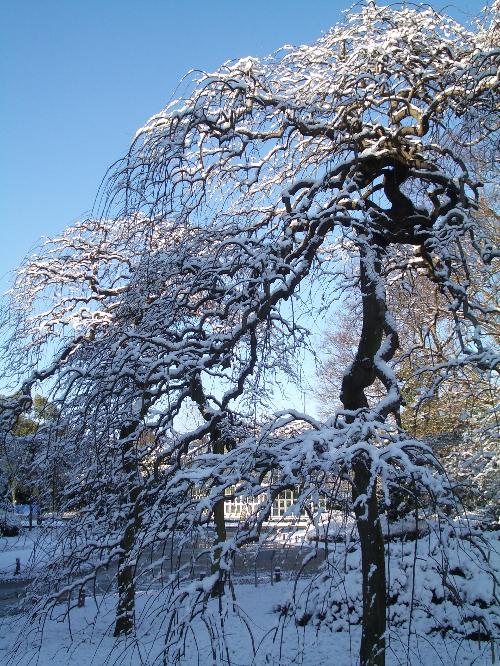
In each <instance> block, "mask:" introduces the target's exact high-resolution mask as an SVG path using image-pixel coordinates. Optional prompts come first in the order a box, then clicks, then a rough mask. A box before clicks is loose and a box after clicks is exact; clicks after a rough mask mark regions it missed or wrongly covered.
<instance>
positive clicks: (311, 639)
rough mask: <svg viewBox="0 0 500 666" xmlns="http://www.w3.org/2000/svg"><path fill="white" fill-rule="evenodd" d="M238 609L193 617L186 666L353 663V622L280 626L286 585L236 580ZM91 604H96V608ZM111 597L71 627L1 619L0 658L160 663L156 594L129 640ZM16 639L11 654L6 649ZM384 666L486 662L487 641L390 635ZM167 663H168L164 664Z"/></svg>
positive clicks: (57, 665)
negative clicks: (347, 626) (340, 626)
mask: <svg viewBox="0 0 500 666" xmlns="http://www.w3.org/2000/svg"><path fill="white" fill-rule="evenodd" d="M235 592H236V600H237V610H238V611H239V613H240V617H238V615H237V613H236V612H234V611H233V610H230V611H229V612H228V615H227V617H226V620H225V623H224V627H223V628H222V627H221V625H220V622H219V617H220V615H219V609H218V604H217V602H216V601H213V602H210V604H211V607H210V608H209V610H208V612H207V616H206V618H205V621H202V620H201V619H196V620H194V621H193V623H192V625H191V630H192V631H190V633H189V634H188V636H187V641H186V650H185V655H184V657H182V659H181V661H180V663H181V664H184V665H185V666H195V665H198V664H202V665H204V666H208V665H212V664H224V663H225V664H233V665H234V666H243V665H248V666H249V665H250V664H254V665H256V666H258V665H260V664H262V665H264V664H273V665H275V666H278V665H280V666H285V665H288V664H302V665H303V666H321V665H322V664H335V666H354V665H355V664H356V663H357V650H358V645H359V636H360V629H359V626H354V627H352V628H351V631H350V632H331V631H328V630H321V631H319V632H317V631H316V629H315V628H314V627H312V626H306V627H297V626H296V625H295V623H294V622H293V621H288V622H285V624H283V622H281V623H280V622H279V616H278V614H277V613H276V612H274V611H273V608H274V607H275V606H276V605H278V604H280V605H282V604H283V602H284V600H285V599H286V598H287V597H288V596H289V595H290V592H291V586H290V584H288V583H286V582H283V583H280V584H277V585H274V586H269V585H268V586H259V587H257V588H255V587H253V586H250V585H236V586H235ZM96 601H97V605H96ZM115 602H116V599H114V598H113V597H112V596H109V597H107V598H106V599H102V598H98V599H97V600H93V599H89V600H87V603H86V606H85V607H84V608H75V609H74V610H73V612H72V615H71V625H70V626H71V632H70V629H69V627H68V625H67V624H66V625H65V624H61V623H58V622H55V621H53V620H49V621H47V622H46V623H45V625H44V626H43V629H42V628H40V627H38V626H34V625H32V624H30V623H29V622H26V624H22V623H21V624H20V623H19V619H18V618H10V619H9V618H7V619H6V620H4V621H3V623H2V624H1V625H0V635H1V637H0V663H5V664H16V665H18V666H21V665H22V666H32V665H33V664H38V665H39V666H48V665H49V664H50V666H69V665H70V664H82V665H87V664H89V665H90V664H95V665H96V666H101V665H104V664H107V665H108V664H109V665H110V666H111V665H115V664H116V665H118V664H120V666H127V665H130V666H138V665H139V664H141V665H142V664H144V665H153V664H162V663H163V661H162V657H161V653H162V650H163V648H164V635H165V625H164V623H163V622H162V618H163V617H164V616H163V615H162V613H161V608H162V605H163V602H164V599H163V598H162V596H161V595H158V594H154V593H148V594H142V595H140V597H139V600H138V608H139V619H140V620H142V621H141V622H140V627H141V628H140V630H139V633H138V635H137V636H135V637H134V638H133V639H128V640H123V639H122V640H117V639H114V638H113V637H112V630H113V619H114V616H113V613H114V604H115ZM209 626H210V628H211V629H212V631H213V632H214V633H215V634H217V633H218V632H222V631H223V632H224V634H225V639H226V644H227V652H226V650H225V648H223V643H222V641H221V639H220V636H219V637H217V638H216V639H215V641H214V645H215V655H214V654H213V652H212V642H211V641H210V638H209V634H208V629H207V628H208V627H209ZM16 640H18V641H19V644H18V648H17V651H16V652H15V653H11V652H10V651H11V650H12V648H13V647H14V646H15V644H16ZM387 661H388V664H394V665H396V664H415V665H416V664H426V665H427V664H428V665H430V664H443V665H448V664H463V665H464V664H477V665H478V666H479V665H480V664H482V665H485V664H491V663H492V652H491V646H490V645H489V644H487V643H484V642H483V643H477V642H476V643H474V642H470V641H457V640H451V639H450V638H449V637H448V638H446V639H443V638H441V637H439V636H434V637H432V638H429V637H428V636H425V637H420V639H418V638H415V637H413V639H412V640H411V642H410V646H409V649H408V645H407V637H406V633H405V632H402V633H401V634H399V635H398V634H397V633H393V634H392V635H391V637H390V640H389V649H388V660H387ZM167 663H170V662H167Z"/></svg>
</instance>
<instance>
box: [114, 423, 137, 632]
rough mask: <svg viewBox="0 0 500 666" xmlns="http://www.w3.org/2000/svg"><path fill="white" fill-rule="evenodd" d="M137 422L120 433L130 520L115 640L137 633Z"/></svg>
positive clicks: (122, 552) (120, 571)
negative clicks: (132, 554) (134, 561)
mask: <svg viewBox="0 0 500 666" xmlns="http://www.w3.org/2000/svg"><path fill="white" fill-rule="evenodd" d="M137 425H138V424H137V422H135V421H134V422H131V423H130V424H128V425H126V426H124V427H123V428H122V430H121V432H120V440H121V441H122V469H123V472H124V475H125V479H126V482H125V483H126V484H127V487H128V489H129V490H128V493H127V498H126V501H127V503H128V505H129V506H130V507H131V510H130V513H129V514H128V516H127V524H126V526H125V530H124V532H123V536H122V539H121V541H120V555H119V558H118V573H117V587H118V605H117V609H116V623H115V630H114V636H123V635H125V634H130V633H131V632H132V631H133V630H134V624H135V623H134V611H135V580H134V569H135V565H134V564H131V563H130V562H129V555H130V552H131V551H132V548H133V546H134V543H135V540H136V535H137V533H138V531H139V529H140V527H141V517H140V507H139V504H138V498H139V493H140V485H139V483H138V473H139V471H138V469H137V460H136V456H135V455H134V447H135V445H136V444H135V442H134V440H133V439H132V438H131V436H132V434H133V433H134V432H135V430H136V428H137Z"/></svg>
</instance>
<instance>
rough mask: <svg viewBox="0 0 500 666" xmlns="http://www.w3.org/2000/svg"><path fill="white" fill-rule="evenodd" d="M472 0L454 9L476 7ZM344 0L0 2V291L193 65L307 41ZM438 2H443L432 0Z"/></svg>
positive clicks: (85, 207) (90, 195)
mask: <svg viewBox="0 0 500 666" xmlns="http://www.w3.org/2000/svg"><path fill="white" fill-rule="evenodd" d="M481 4H482V3H480V2H478V1H477V0H473V1H471V0H468V1H466V2H463V3H461V4H460V8H457V7H453V6H450V5H449V7H450V11H451V12H452V13H453V14H454V15H455V16H458V17H460V16H462V17H463V20H464V21H465V20H467V18H468V16H470V15H472V14H474V13H477V11H478V10H479V8H480V6H481ZM347 6H348V4H347V3H345V2H343V1H339V0H308V1H307V2H302V1H298V0H253V1H252V2H246V1H238V0H232V1H230V0H214V1H213V2H201V1H198V0H191V1H190V2H188V1H187V0H186V1H184V2H179V1H178V0H177V1H171V0H59V1H57V0H43V1H41V0H10V1H9V2H5V3H3V5H2V9H1V10H0V85H1V90H2V94H1V99H0V123H1V125H0V126H1V127H2V131H1V133H0V173H1V177H0V288H1V289H2V291H3V290H4V289H5V286H6V284H7V282H8V277H7V275H6V274H7V273H8V271H10V270H12V269H14V268H15V266H16V265H17V264H18V263H19V261H20V260H21V259H22V257H23V256H25V255H26V254H28V253H29V252H30V251H31V249H32V248H33V246H34V245H35V244H36V242H37V240H38V239H39V238H40V237H41V236H44V235H48V236H50V235H54V234H57V233H58V232H60V231H61V230H62V229H63V228H64V227H66V226H67V225H69V224H71V223H73V222H74V221H75V220H76V219H78V218H79V217H81V216H82V215H84V214H85V212H86V211H89V210H90V209H91V208H92V204H93V200H94V196H95V194H96V191H97V188H98V187H99V183H100V181H101V178H102V177H103V176H104V174H105V172H106V169H107V167H108V166H109V165H110V164H111V163H112V162H114V161H115V160H116V159H118V158H119V157H121V156H122V155H123V154H124V152H125V151H126V149H127V146H128V143H129V141H130V139H131V138H132V136H133V134H134V132H135V130H136V129H137V127H138V126H140V125H141V124H142V123H143V122H144V121H145V120H146V119H147V118H148V117H150V116H151V115H153V114H154V113H156V112H157V111H159V110H160V109H161V108H162V107H163V106H164V104H165V103H166V102H167V101H168V100H169V98H170V97H171V95H172V93H173V91H174V89H175V86H176V84H177V82H178V81H179V79H180V78H181V76H182V75H183V74H184V73H185V72H186V71H187V70H188V69H190V68H200V69H209V70H210V69H214V68H215V67H217V66H218V65H219V64H220V63H221V62H223V61H225V60H227V59H229V58H234V57H240V56H244V55H249V54H252V55H264V54H266V53H269V52H271V51H274V50H275V49H276V48H278V47H280V46H281V45H282V44H284V43H290V44H299V43H306V42H310V41H313V40H314V39H315V38H316V37H317V36H319V35H320V34H321V32H323V31H325V30H327V29H328V28H329V27H330V26H331V25H332V24H334V23H335V22H337V21H338V20H339V19H340V16H341V10H343V9H345V8H346V7H347ZM435 6H436V7H437V8H442V7H443V6H445V4H444V3H440V4H438V3H436V5H435Z"/></svg>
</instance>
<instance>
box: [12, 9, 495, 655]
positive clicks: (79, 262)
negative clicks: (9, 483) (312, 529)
mask: <svg viewBox="0 0 500 666" xmlns="http://www.w3.org/2000/svg"><path fill="white" fill-rule="evenodd" d="M498 37H499V26H498V21H497V18H496V16H495V14H494V13H491V14H490V15H489V16H487V17H485V23H484V27H479V28H478V29H477V30H476V31H475V32H470V31H468V30H466V29H464V28H463V27H462V26H460V25H458V24H457V23H455V22H454V21H452V20H451V19H449V18H447V17H445V16H442V15H440V14H438V13H436V12H434V11H433V10H432V9H430V8H421V9H410V8H408V7H402V8H401V9H394V8H392V7H381V6H377V5H375V4H374V3H371V2H370V3H368V5H366V6H363V7H362V8H361V9H360V10H359V11H358V12H357V13H352V14H350V15H349V16H348V18H347V20H346V21H345V22H343V23H341V24H339V25H337V26H335V27H334V28H332V29H331V30H330V31H329V32H327V33H326V34H325V35H324V36H323V37H321V38H320V39H319V40H318V41H317V42H315V43H314V44H311V45H307V46H300V47H284V48H283V49H281V50H279V51H277V52H276V53H275V54H273V55H271V56H270V57H268V58H264V59H257V58H244V59H242V60H238V61H236V62H228V63H225V64H224V65H223V66H222V67H221V68H220V69H219V70H217V71H215V72H212V73H204V74H201V75H199V76H198V78H197V79H196V80H195V81H194V82H193V87H192V91H191V92H190V93H189V95H188V96H187V97H186V98H183V99H179V100H176V101H174V102H173V103H172V104H170V105H169V106H168V107H167V108H166V109H164V110H163V111H162V112H160V113H159V114H158V115H156V116H154V117H153V118H151V119H150V120H149V121H148V122H147V123H146V125H145V126H144V127H143V128H141V129H140V130H139V131H138V132H137V135H136V137H135V139H134V141H133V143H132V145H131V147H130V150H129V151H128V153H127V155H126V156H125V157H124V158H123V159H122V160H121V161H120V162H118V163H117V164H116V165H115V166H114V167H113V168H112V170H111V172H110V174H109V176H108V178H107V179H106V181H105V185H104V187H103V190H102V192H101V195H102V196H101V205H100V210H99V211H98V214H96V216H95V218H94V219H91V220H86V221H83V222H81V223H79V224H77V225H75V226H73V227H71V228H70V229H68V230H67V232H65V234H64V235H62V236H61V237H60V238H57V239H54V240H53V241H50V242H49V243H48V244H47V245H46V246H45V247H44V249H43V251H42V253H40V254H39V255H37V256H35V257H31V258H29V259H28V260H27V261H26V262H25V264H24V265H23V266H21V268H20V270H19V272H18V275H17V278H16V282H15V285H14V287H13V291H12V296H11V306H10V310H9V314H8V317H7V319H6V322H5V325H6V327H7V328H9V327H10V329H11V338H10V343H9V344H8V346H7V348H6V354H7V355H8V359H9V363H10V367H11V368H12V370H13V374H16V373H17V374H18V376H20V377H21V378H22V380H23V384H22V386H23V388H22V393H21V395H22V400H23V401H24V403H23V408H25V404H26V402H29V401H30V392H31V390H32V389H33V388H34V387H35V386H37V385H38V384H39V383H40V382H41V383H42V384H43V383H45V384H48V385H50V386H51V387H52V398H51V399H52V400H54V402H55V403H56V405H57V406H58V409H60V410H61V413H64V414H65V418H66V419H67V421H68V423H69V424H70V426H69V427H68V433H70V435H69V440H70V441H69V444H68V446H69V447H70V449H71V451H72V452H73V456H74V461H75V482H74V484H73V486H72V488H71V491H70V497H71V502H73V504H72V506H73V508H75V506H77V505H78V502H80V506H82V497H85V502H84V503H83V506H84V508H83V509H82V510H80V511H78V512H77V513H76V515H75V518H74V521H73V522H72V524H71V526H70V527H69V528H68V533H69V535H70V536H69V537H68V540H67V550H64V549H63V553H64V557H62V558H61V559H60V560H59V561H58V562H56V563H55V565H54V567H61V566H63V565H64V566H63V569H62V571H63V573H62V574H60V579H62V578H64V577H65V576H67V570H68V568H67V567H68V562H72V563H73V564H70V565H69V566H70V568H72V567H73V571H74V572H76V571H78V566H77V565H79V564H80V563H81V562H83V561H88V560H89V559H91V560H92V562H93V567H94V571H95V570H96V569H98V568H99V567H102V566H104V565H105V564H107V563H109V562H110V561H113V560H116V559H118V563H119V565H118V589H119V602H118V618H117V624H116V628H115V631H116V633H118V634H120V633H122V632H125V633H126V632H129V631H131V630H132V628H133V596H134V581H135V578H134V577H135V576H136V568H135V563H136V562H137V560H138V558H139V557H140V553H141V552H142V551H143V549H144V548H145V546H146V545H147V544H151V543H153V542H157V541H158V540H160V541H161V540H165V539H169V538H171V539H172V538H173V537H172V535H173V534H177V536H178V535H179V532H182V539H184V543H185V540H186V539H188V538H195V535H197V534H199V532H200V530H201V529H202V528H203V527H204V526H206V525H208V524H209V523H210V522H211V521H212V518H213V517H214V515H215V513H216V510H217V509H216V507H218V506H219V507H220V505H221V502H224V497H225V493H236V494H237V495H239V496H243V497H257V496H258V497H261V498H262V503H261V505H260V508H259V510H258V511H256V512H255V513H254V514H253V515H252V516H251V517H250V519H249V520H248V521H247V522H246V523H245V524H244V525H241V526H240V527H239V528H238V530H237V532H236V535H233V536H227V535H225V533H224V531H223V530H219V531H218V533H217V541H216V543H214V545H213V546H212V547H211V549H209V550H210V553H211V557H212V560H213V564H214V568H213V571H212V574H211V576H209V577H208V578H207V579H205V580H204V581H203V582H202V583H200V584H199V585H194V586H193V585H191V586H186V585H183V583H182V581H183V579H182V575H179V572H177V573H176V575H175V576H172V577H171V579H169V582H168V584H169V585H171V586H172V589H173V590H175V591H173V592H172V594H171V596H170V606H169V607H168V608H167V609H166V610H165V612H167V611H168V613H171V617H172V618H175V621H174V619H172V620H171V621H170V624H169V630H168V632H167V639H166V646H167V647H166V654H167V657H168V658H179V656H180V654H181V651H182V642H183V636H185V632H186V626H187V625H188V622H189V618H190V617H193V616H194V615H195V614H197V613H199V612H201V609H202V608H203V603H204V601H205V600H206V597H207V595H210V594H211V593H212V592H213V591H214V589H217V590H219V591H222V590H223V585H221V581H222V582H224V581H225V580H227V578H228V576H229V574H230V571H231V562H232V558H233V556H234V553H236V552H237V551H238V550H239V549H241V548H243V547H244V546H245V544H247V543H249V542H252V541H255V540H258V538H259V533H260V531H261V528H262V525H263V524H264V523H265V521H266V520H267V518H268V516H269V513H270V511H271V506H272V502H273V500H274V499H275V498H276V497H277V495H278V494H279V493H280V492H282V491H283V490H285V489H289V488H298V489H299V492H298V497H297V501H296V510H297V511H300V510H301V509H305V508H306V507H308V506H309V505H310V503H311V501H314V500H315V499H316V498H318V497H319V495H320V494H321V493H326V494H328V493H330V494H331V493H332V492H333V491H332V488H333V487H334V486H335V483H336V480H341V481H342V482H344V483H347V484H349V487H350V489H351V493H352V510H353V511H354V514H355V517H356V522H357V528H358V532H359V538H360V544H361V546H360V547H361V556H362V571H363V582H362V586H363V618H362V624H363V637H362V641H361V649H360V660H361V663H362V664H383V663H384V654H385V631H386V615H387V614H386V585H387V581H386V580H385V560H384V558H385V553H384V541H383V535H382V527H381V521H380V506H379V496H380V493H381V495H382V497H383V501H384V502H385V503H386V504H389V503H390V501H391V493H392V491H393V489H394V488H396V487H397V488H400V487H401V485H404V484H405V483H406V484H407V486H408V487H410V488H411V489H412V492H413V495H414V497H415V498H421V497H422V496H424V495H425V496H426V497H428V498H431V499H432V502H433V507H434V508H433V511H434V512H437V513H438V514H439V515H441V514H440V512H443V516H444V515H445V513H446V511H448V510H449V507H450V495H449V484H448V483H447V480H446V478H445V476H444V475H443V474H442V473H441V472H442V470H441V467H440V465H439V463H437V461H436V460H435V458H434V456H433V454H432V451H431V450H430V449H429V447H428V446H427V445H426V444H425V443H423V442H422V441H420V440H418V439H416V438H415V437H413V436H412V435H411V434H410V433H408V432H407V431H406V430H405V429H404V427H403V425H402V423H401V418H400V407H401V392H400V387H399V384H398V378H397V376H396V373H395V371H394V363H395V353H396V350H397V349H398V345H399V344H400V343H401V339H400V337H399V332H398V326H397V323H396V321H395V318H394V316H393V314H392V312H391V310H390V303H389V302H388V299H387V290H388V285H392V284H393V283H398V284H406V283H407V282H408V281H409V280H410V278H411V276H412V275H413V274H414V273H415V272H419V273H422V274H425V276H426V278H427V279H428V280H430V281H431V282H432V283H433V284H434V285H436V287H437V289H438V290H439V292H440V293H441V294H442V298H443V302H444V304H445V305H444V307H445V308H446V310H447V312H448V316H449V318H450V321H451V322H452V326H451V332H452V334H453V336H454V337H455V339H456V344H455V345H454V346H453V354H452V355H451V356H449V357H446V358H444V359H443V358H438V359H436V360H435V361H434V359H429V358H425V359H422V360H423V362H424V363H423V365H422V366H421V368H420V369H419V372H420V375H421V376H424V375H431V376H432V381H431V382H430V386H429V385H426V390H434V389H435V388H437V386H439V383H440V382H441V381H443V380H444V378H446V376H447V374H448V373H451V372H455V371H456V370H457V368H469V367H471V368H472V367H473V368H474V369H475V370H477V371H478V372H482V373H491V372H493V371H495V369H496V368H497V362H498V356H497V350H496V348H495V345H494V344H492V343H493V342H494V341H492V339H491V336H490V335H489V333H488V331H487V330H486V331H485V332H483V329H482V323H483V322H484V321H487V320H488V319H489V318H490V317H491V316H492V315H493V306H492V304H491V303H490V302H489V300H488V299H487V298H486V293H487V292H484V291H482V290H480V289H471V280H470V275H471V274H472V273H473V274H474V275H487V274H488V273H489V272H490V271H491V265H492V261H493V259H494V257H495V256H496V251H495V249H494V247H493V246H492V242H491V238H490V236H489V235H488V234H487V233H485V230H484V228H483V227H482V226H481V224H478V222H477V218H476V217H475V216H474V215H473V213H474V211H476V209H477V207H478V201H479V193H480V190H481V186H482V185H481V181H480V178H479V173H478V170H477V169H476V167H475V165H474V161H473V160H471V159H470V156H471V154H472V151H474V152H477V151H481V154H482V156H483V158H484V160H485V161H486V162H488V161H489V164H490V165H493V157H494V155H495V151H496V149H497V144H496V139H497V134H496V130H497V127H498V108H499V105H498V58H499V54H498V49H497V46H496V45H497V44H498V41H499V40H498ZM491 168H493V167H492V166H491ZM472 265H473V266H474V269H473V270H472ZM307 288H312V289H313V290H314V292H315V296H314V298H312V297H311V298H308V299H307V301H306V303H307V309H308V311H309V312H310V313H311V314H314V313H315V312H316V316H317V315H318V313H321V312H322V308H324V306H325V304H326V305H328V304H330V303H332V302H334V301H335V300H336V299H338V298H339V297H340V296H341V295H342V294H343V293H344V292H345V290H347V289H351V290H352V289H353V288H355V289H357V290H358V293H359V301H360V310H361V312H360V317H361V330H360V335H359V340H358V341H357V347H356V351H355V354H354V359H353V361H352V363H351V364H350V366H348V367H347V368H346V369H345V372H344V374H343V379H342V384H341V390H340V395H339V398H340V401H341V402H342V408H341V409H339V410H337V411H336V413H332V414H330V415H328V417H327V418H326V419H325V420H323V421H321V422H320V421H318V420H317V419H314V418H312V417H311V416H309V415H307V414H298V413H297V412H294V411H290V412H289V413H281V414H278V415H276V416H275V417H273V418H272V419H270V420H269V419H268V420H267V421H266V420H265V419H264V416H263V414H260V415H259V417H258V418H255V410H254V405H255V403H256V402H257V403H258V402H259V401H264V400H265V394H266V391H267V390H268V383H267V382H269V381H270V378H271V377H272V375H273V373H276V372H285V373H288V374H289V375H290V376H292V377H293V375H294V362H295V361H294V354H295V353H296V350H297V349H299V348H300V347H301V346H303V345H304V344H306V343H307V330H306V329H305V328H304V326H301V325H299V324H298V323H297V321H296V319H295V316H294V308H299V307H300V304H301V303H302V307H304V305H303V303H304V299H303V295H304V293H305V291H306V289H307ZM403 351H404V350H403ZM416 375H418V372H417V373H416ZM375 380H378V381H379V382H380V383H381V385H382V386H383V387H384V390H383V392H382V394H381V395H380V396H379V398H378V399H377V400H375V401H372V402H369V400H368V399H367V394H366V391H367V389H368V388H369V387H370V386H371V385H372V384H373V383H374V382H375ZM20 404H21V402H20V401H17V402H16V401H13V404H12V405H11V406H10V407H9V406H2V407H3V416H4V417H5V418H6V420H7V421H8V419H9V418H11V417H12V414H14V413H15V412H16V410H19V409H20V408H21V407H20V406H19V405H20ZM193 404H194V405H195V406H197V408H198V410H199V412H200V419H199V420H197V421H196V422H194V423H193V425H192V427H191V426H188V427H187V428H186V429H185V430H184V431H183V432H179V431H178V430H177V429H176V419H177V418H178V417H179V414H181V413H182V410H183V409H184V408H185V407H186V405H193ZM294 421H297V422H300V424H301V427H300V429H298V430H296V431H295V433H294V434H292V435H290V436H283V435H282V434H281V433H282V430H280V429H281V428H283V426H285V425H287V424H289V423H290V422H294ZM145 431H147V432H148V433H149V435H150V436H149V437H147V438H146V440H147V444H146V445H144V442H145V439H144V436H143V435H142V433H144V432H145ZM141 437H142V439H141ZM78 497H79V498H80V499H79V500H76V499H75V498H78ZM419 501H420V500H419ZM71 502H70V504H71ZM75 502H76V504H75ZM415 502H417V499H415ZM445 509H446V511H445ZM90 524H92V532H93V537H92V539H91V540H90V541H89V540H88V539H85V536H84V535H85V534H88V533H89V526H90ZM181 526H182V528H181ZM182 539H181V541H182ZM176 543H177V544H179V543H180V542H179V541H178V542H176ZM176 547H177V546H176ZM60 571H61V569H60ZM51 575H54V573H53V572H52V573H51ZM86 575H87V574H86ZM90 575H92V574H90ZM55 577H57V576H55ZM82 580H87V578H85V577H84V578H76V579H74V580H73V582H72V583H70V585H69V589H77V587H78V585H81V584H82ZM65 589H67V588H65ZM59 596H60V590H59V591H57V592H54V593H53V594H52V596H51V597H49V600H48V601H47V600H46V601H45V603H48V604H49V606H50V605H51V604H52V605H54V604H55V602H56V600H57V599H58V597H59ZM186 600H187V601H186ZM181 604H184V607H185V605H186V604H190V606H189V607H190V608H191V611H190V613H191V614H189V613H188V614H187V615H186V613H184V614H183V615H182V617H181V615H180V614H179V613H178V610H179V608H180V605H181Z"/></svg>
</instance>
